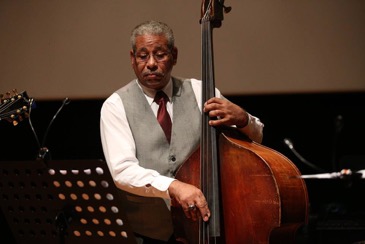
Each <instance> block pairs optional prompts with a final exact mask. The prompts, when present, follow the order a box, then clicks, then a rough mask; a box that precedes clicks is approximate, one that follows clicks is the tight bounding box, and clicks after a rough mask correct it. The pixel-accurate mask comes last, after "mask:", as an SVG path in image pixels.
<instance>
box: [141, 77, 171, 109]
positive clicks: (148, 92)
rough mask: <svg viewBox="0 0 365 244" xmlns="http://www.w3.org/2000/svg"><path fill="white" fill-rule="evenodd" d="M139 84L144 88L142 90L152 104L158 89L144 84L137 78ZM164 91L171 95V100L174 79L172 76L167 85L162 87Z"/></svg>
mask: <svg viewBox="0 0 365 244" xmlns="http://www.w3.org/2000/svg"><path fill="white" fill-rule="evenodd" d="M137 84H138V86H139V87H140V88H141V89H142V91H143V93H144V94H145V96H146V98H147V100H148V102H149V103H150V104H152V103H153V99H154V97H155V95H156V90H154V89H151V88H148V87H146V86H144V85H142V84H141V83H140V82H139V81H138V80H137ZM162 91H163V92H164V93H166V95H167V96H168V97H169V101H170V102H171V97H172V79H171V78H170V80H169V82H168V83H167V84H166V86H165V87H164V88H163V89H162Z"/></svg>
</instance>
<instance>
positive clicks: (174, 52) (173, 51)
mask: <svg viewBox="0 0 365 244" xmlns="http://www.w3.org/2000/svg"><path fill="white" fill-rule="evenodd" d="M171 54H172V58H173V61H174V65H175V64H176V63H177V54H178V50H177V47H174V48H173V49H172V52H171Z"/></svg>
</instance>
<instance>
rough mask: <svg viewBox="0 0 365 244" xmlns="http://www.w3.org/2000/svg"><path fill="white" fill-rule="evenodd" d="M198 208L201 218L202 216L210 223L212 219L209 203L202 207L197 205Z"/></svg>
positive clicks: (203, 204)
mask: <svg viewBox="0 0 365 244" xmlns="http://www.w3.org/2000/svg"><path fill="white" fill-rule="evenodd" d="M197 208H198V209H199V213H200V216H202V218H203V220H204V221H208V220H209V218H210V210H209V208H208V203H207V202H203V203H202V204H200V205H197Z"/></svg>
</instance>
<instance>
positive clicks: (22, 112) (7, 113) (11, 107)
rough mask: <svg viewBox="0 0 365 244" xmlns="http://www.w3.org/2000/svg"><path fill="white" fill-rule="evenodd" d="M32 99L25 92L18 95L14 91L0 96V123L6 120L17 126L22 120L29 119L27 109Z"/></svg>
mask: <svg viewBox="0 0 365 244" xmlns="http://www.w3.org/2000/svg"><path fill="white" fill-rule="evenodd" d="M31 101H32V99H30V98H29V97H28V94H27V92H26V91H23V92H21V93H18V92H17V90H16V89H14V90H13V91H12V93H11V92H7V93H6V94H5V95H3V94H0V121H1V120H6V121H9V122H11V123H12V124H13V125H14V126H16V125H18V123H19V122H21V121H22V120H23V119H24V118H28V117H29V108H30V104H31Z"/></svg>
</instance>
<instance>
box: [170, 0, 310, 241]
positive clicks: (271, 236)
mask: <svg viewBox="0 0 365 244" xmlns="http://www.w3.org/2000/svg"><path fill="white" fill-rule="evenodd" d="M229 10H230V8H229V7H226V6H224V1H223V0H205V1H204V0H203V1H202V5H201V12H202V18H201V20H200V24H201V30H202V86H203V87H202V103H203V104H204V102H205V101H207V100H208V99H209V98H211V97H214V96H215V81H214V65H213V64H214V62H213V41H212V40H213V38H212V32H213V28H218V27H220V26H221V22H222V20H223V13H224V12H228V11H229ZM203 104H202V105H203ZM210 119H211V118H209V116H208V114H205V113H202V130H201V140H200V147H199V148H198V150H196V151H195V152H194V153H193V154H192V155H191V156H190V157H189V158H188V159H187V160H186V161H185V162H184V163H183V164H182V165H181V166H180V168H179V169H178V170H177V172H176V176H175V177H176V179H178V180H180V181H183V182H186V183H189V184H192V185H195V186H196V187H198V188H200V189H201V190H202V192H203V194H204V195H205V197H206V199H207V202H208V205H209V208H210V210H211V217H210V220H209V221H208V222H204V221H202V220H199V221H195V222H194V221H192V220H189V219H187V218H186V217H185V215H184V213H183V210H182V208H181V206H180V205H179V204H177V203H176V202H174V200H173V201H172V206H171V214H172V219H173V224H174V228H175V237H176V239H177V241H178V242H181V243H184V244H207V243H224V244H236V243H237V244H241V243H243V244H258V243H260V244H268V243H270V244H273V243H285V244H288V243H295V237H296V232H297V230H298V229H299V227H301V226H302V225H304V224H306V223H307V222H308V193H307V188H306V185H305V182H304V180H303V179H302V178H301V177H300V175H301V173H300V171H299V170H298V168H297V167H296V166H295V165H294V163H292V162H291V161H290V160H289V159H288V158H287V157H285V156H284V155H282V154H281V153H279V152H277V151H275V150H273V149H271V148H268V147H266V146H264V145H261V144H258V143H256V142H254V141H252V140H250V139H249V138H247V137H245V136H244V135H243V134H242V133H240V132H238V131H237V130H236V129H235V128H233V127H232V128H231V127H230V128H215V127H212V126H209V125H208V121H209V120H210Z"/></svg>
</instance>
